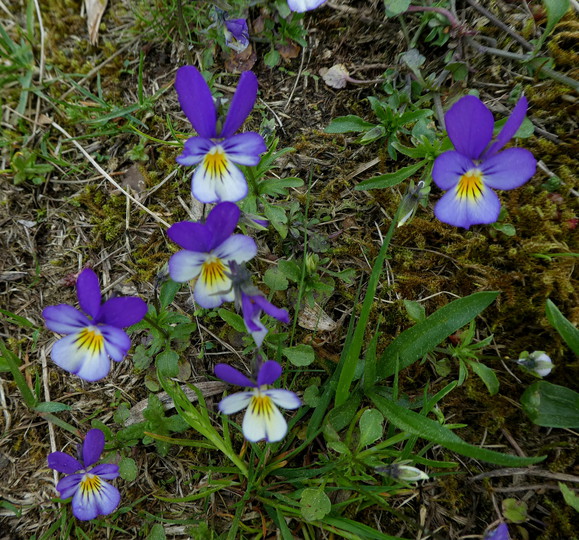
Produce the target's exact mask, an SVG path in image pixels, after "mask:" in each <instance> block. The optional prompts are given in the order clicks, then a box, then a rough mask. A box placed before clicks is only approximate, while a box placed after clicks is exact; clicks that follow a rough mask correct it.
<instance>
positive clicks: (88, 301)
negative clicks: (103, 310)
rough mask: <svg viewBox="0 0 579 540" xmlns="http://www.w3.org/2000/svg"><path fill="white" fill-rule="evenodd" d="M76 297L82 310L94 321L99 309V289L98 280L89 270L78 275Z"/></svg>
mask: <svg viewBox="0 0 579 540" xmlns="http://www.w3.org/2000/svg"><path fill="white" fill-rule="evenodd" d="M76 296H77V298H78V303H79V304H80V307H81V308H82V310H83V311H84V312H85V313H87V314H88V315H90V316H91V317H92V318H93V319H94V318H95V317H96V316H97V314H98V312H99V308H100V307H101V288H100V285H99V278H98V277H97V275H96V274H95V273H94V272H93V271H92V270H91V269H90V268H87V269H85V270H83V271H82V272H81V273H80V274H79V275H78V278H77V280H76Z"/></svg>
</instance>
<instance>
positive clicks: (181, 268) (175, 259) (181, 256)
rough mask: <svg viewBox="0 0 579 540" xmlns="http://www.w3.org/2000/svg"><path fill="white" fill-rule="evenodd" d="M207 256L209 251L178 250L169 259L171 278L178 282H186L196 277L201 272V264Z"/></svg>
mask: <svg viewBox="0 0 579 540" xmlns="http://www.w3.org/2000/svg"><path fill="white" fill-rule="evenodd" d="M206 258H207V253H198V252H195V251H187V250H183V251H178V252H177V253H175V254H174V255H172V256H171V258H170V259H169V274H170V275H171V279H172V280H173V281H176V282H177V283H185V282H186V281H190V280H192V279H193V278H196V277H197V276H198V275H199V272H201V266H202V264H203V262H204V261H205V259H206Z"/></svg>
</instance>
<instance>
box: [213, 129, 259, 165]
mask: <svg viewBox="0 0 579 540" xmlns="http://www.w3.org/2000/svg"><path fill="white" fill-rule="evenodd" d="M221 146H222V147H223V150H225V152H226V153H227V156H228V157H229V158H230V159H231V161H233V162H234V163H237V164H239V165H248V166H254V165H257V164H258V163H259V161H260V159H261V158H260V157H259V156H260V154H263V152H265V151H266V150H267V146H266V145H265V141H264V140H263V137H262V136H261V135H260V134H259V133H255V132H254V131H248V132H247V133H238V134H237V135H233V136H232V137H229V138H228V139H226V140H224V141H223V143H222V144H221Z"/></svg>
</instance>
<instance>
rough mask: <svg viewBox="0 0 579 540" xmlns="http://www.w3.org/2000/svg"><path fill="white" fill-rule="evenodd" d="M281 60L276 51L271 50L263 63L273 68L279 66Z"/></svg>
mask: <svg viewBox="0 0 579 540" xmlns="http://www.w3.org/2000/svg"><path fill="white" fill-rule="evenodd" d="M280 60H281V56H280V54H279V53H278V52H277V51H276V50H275V49H271V50H270V51H269V52H268V53H267V54H266V55H265V56H264V57H263V61H264V63H265V65H266V66H267V67H270V68H273V67H275V66H277V65H278V64H279V62H280Z"/></svg>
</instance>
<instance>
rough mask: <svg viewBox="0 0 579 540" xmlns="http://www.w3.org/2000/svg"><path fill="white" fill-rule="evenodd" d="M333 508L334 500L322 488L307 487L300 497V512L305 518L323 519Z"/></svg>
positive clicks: (308, 519) (311, 519) (310, 519)
mask: <svg viewBox="0 0 579 540" xmlns="http://www.w3.org/2000/svg"><path fill="white" fill-rule="evenodd" d="M331 510H332V502H331V501H330V499H329V497H328V496H327V495H326V494H325V493H324V490H323V489H321V488H306V489H304V490H303V491H302V496H301V499H300V512H301V514H302V516H303V517H304V519H305V520H307V521H317V520H320V519H323V518H324V517H325V516H327V515H328V514H329V513H330V511H331Z"/></svg>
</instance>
